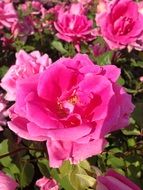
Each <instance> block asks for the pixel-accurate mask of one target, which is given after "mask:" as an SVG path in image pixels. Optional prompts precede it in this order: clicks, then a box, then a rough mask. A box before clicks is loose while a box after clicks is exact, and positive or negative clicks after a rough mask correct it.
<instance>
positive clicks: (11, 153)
mask: <svg viewBox="0 0 143 190" xmlns="http://www.w3.org/2000/svg"><path fill="white" fill-rule="evenodd" d="M22 150H36V151H40V152H43V151H44V150H43V149H36V148H26V147H23V148H18V149H17V150H14V151H12V152H9V153H6V154H3V155H0V159H2V158H5V157H7V156H11V155H14V154H16V153H17V152H20V151H22Z"/></svg>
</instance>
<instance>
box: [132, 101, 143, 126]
mask: <svg viewBox="0 0 143 190" xmlns="http://www.w3.org/2000/svg"><path fill="white" fill-rule="evenodd" d="M133 118H134V120H135V121H136V123H137V124H138V125H139V126H142V124H143V103H142V102H141V103H137V104H136V105H135V110H134V112H133Z"/></svg>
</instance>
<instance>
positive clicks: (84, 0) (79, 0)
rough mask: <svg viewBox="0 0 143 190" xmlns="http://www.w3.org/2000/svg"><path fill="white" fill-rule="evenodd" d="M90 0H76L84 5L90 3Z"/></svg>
mask: <svg viewBox="0 0 143 190" xmlns="http://www.w3.org/2000/svg"><path fill="white" fill-rule="evenodd" d="M91 1H92V0H78V2H79V3H81V4H83V5H86V4H88V3H90V2H91Z"/></svg>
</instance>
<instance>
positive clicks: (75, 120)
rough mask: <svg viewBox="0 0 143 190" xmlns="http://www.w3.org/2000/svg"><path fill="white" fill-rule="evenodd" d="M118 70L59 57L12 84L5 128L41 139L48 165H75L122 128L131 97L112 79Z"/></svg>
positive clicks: (80, 57) (78, 58)
mask: <svg viewBox="0 0 143 190" xmlns="http://www.w3.org/2000/svg"><path fill="white" fill-rule="evenodd" d="M119 75H120V69H118V68H117V67H116V66H113V65H107V66H103V67H100V66H98V65H94V64H93V63H92V61H91V60H90V59H89V58H88V56H87V55H82V54H77V55H76V56H75V57H74V58H61V59H59V60H58V61H56V62H55V63H54V64H52V65H50V66H49V67H48V68H47V69H46V71H44V72H42V73H39V74H35V75H32V76H31V77H29V78H23V79H21V80H18V81H17V83H16V102H15V104H14V106H13V107H12V108H11V110H10V117H11V121H10V122H9V128H10V129H11V130H13V131H14V132H15V133H17V135H19V136H20V137H22V138H25V139H29V140H37V141H47V149H48V153H49V159H50V166H52V167H59V166H60V165H61V164H62V162H63V161H64V160H70V161H71V162H72V163H77V162H78V161H79V160H84V159H86V158H88V157H90V156H92V155H96V154H99V153H101V152H102V150H103V147H104V146H105V144H106V141H105V139H104V137H105V135H107V134H108V133H109V132H111V131H115V130H118V129H120V128H123V127H125V126H127V125H128V120H129V116H130V113H131V112H132V111H133V105H132V103H131V96H130V95H128V94H126V93H125V91H124V89H123V88H122V87H121V86H119V85H118V84H117V83H116V81H117V79H118V78H119Z"/></svg>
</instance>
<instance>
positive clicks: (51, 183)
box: [36, 176, 59, 190]
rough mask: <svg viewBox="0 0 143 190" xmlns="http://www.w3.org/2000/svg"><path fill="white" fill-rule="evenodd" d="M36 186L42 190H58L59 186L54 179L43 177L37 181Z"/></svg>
mask: <svg viewBox="0 0 143 190" xmlns="http://www.w3.org/2000/svg"><path fill="white" fill-rule="evenodd" d="M36 185H37V186H38V187H40V190H58V189H59V186H58V184H57V182H56V180H54V179H49V178H47V177H45V176H44V177H42V178H40V179H38V180H37V181H36Z"/></svg>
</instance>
